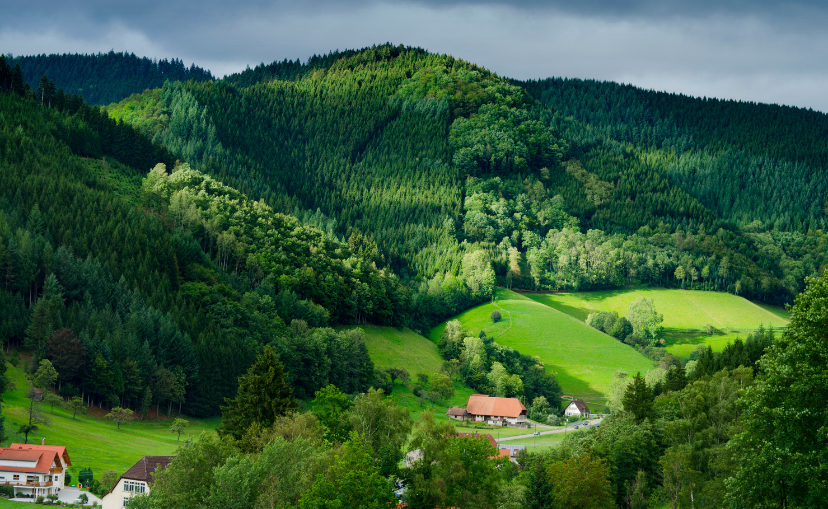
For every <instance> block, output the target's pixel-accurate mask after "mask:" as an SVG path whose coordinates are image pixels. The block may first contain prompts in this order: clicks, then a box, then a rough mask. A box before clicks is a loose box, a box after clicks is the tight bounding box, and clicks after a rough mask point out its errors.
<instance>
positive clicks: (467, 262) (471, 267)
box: [463, 251, 495, 299]
mask: <svg viewBox="0 0 828 509" xmlns="http://www.w3.org/2000/svg"><path fill="white" fill-rule="evenodd" d="M463 277H464V278H465V280H466V284H467V285H469V288H470V289H471V292H472V296H473V297H475V298H484V299H488V298H489V297H491V296H492V295H493V294H494V290H495V273H494V270H493V269H492V263H491V261H490V260H489V257H488V256H487V255H486V253H485V252H484V251H474V252H472V253H468V254H466V256H464V257H463Z"/></svg>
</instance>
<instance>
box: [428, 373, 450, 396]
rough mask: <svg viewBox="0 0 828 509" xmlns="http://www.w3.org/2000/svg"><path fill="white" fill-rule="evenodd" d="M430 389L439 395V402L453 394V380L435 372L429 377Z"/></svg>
mask: <svg viewBox="0 0 828 509" xmlns="http://www.w3.org/2000/svg"><path fill="white" fill-rule="evenodd" d="M431 390H433V391H434V392H436V393H437V394H439V395H440V403H442V402H443V400H444V399H449V398H451V397H452V396H454V382H452V381H451V378H449V377H448V376H447V375H444V374H442V373H435V374H434V376H433V377H432V378H431Z"/></svg>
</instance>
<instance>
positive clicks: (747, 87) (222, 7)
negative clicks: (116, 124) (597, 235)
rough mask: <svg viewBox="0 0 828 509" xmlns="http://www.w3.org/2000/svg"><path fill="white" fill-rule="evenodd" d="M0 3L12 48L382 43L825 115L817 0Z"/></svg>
mask: <svg viewBox="0 0 828 509" xmlns="http://www.w3.org/2000/svg"><path fill="white" fill-rule="evenodd" d="M4 3H6V2H4ZM8 3H10V4H13V5H8V4H6V5H3V7H2V16H1V17H0V51H2V52H3V53H13V54H15V55H28V54H35V53H64V52H71V53H75V52H81V53H89V52H98V51H109V50H110V49H114V50H116V51H128V52H132V53H135V54H136V55H139V56H149V57H156V58H164V57H166V58H172V57H176V58H180V59H183V60H184V61H185V63H186V64H188V65H189V64H190V63H191V62H195V63H196V65H199V66H202V67H206V68H208V69H210V70H211V71H213V73H214V74H216V75H218V76H223V75H225V74H227V73H232V72H236V71H239V70H242V69H244V68H245V67H246V66H247V65H250V66H255V65H256V64H258V63H260V62H265V63H269V62H272V61H273V60H282V59H284V58H289V59H296V58H299V59H301V60H303V61H304V60H306V59H307V58H308V57H309V56H310V55H312V54H314V53H325V52H328V51H329V50H335V49H346V48H361V47H364V46H370V45H372V44H380V43H384V42H392V43H394V44H405V45H411V46H420V47H423V48H426V49H428V50H430V51H433V52H438V53H450V54H452V55H454V56H456V57H459V58H463V59H465V60H470V61H472V62H476V63H478V64H481V65H484V66H486V67H488V68H489V69H491V70H493V71H495V72H497V73H498V74H500V75H501V76H509V77H514V78H521V79H525V78H543V77H548V76H567V77H575V78H594V79H601V80H612V81H619V82H624V83H632V84H634V85H637V86H641V87H644V88H653V89H656V90H666V91H670V92H681V93H684V94H690V95H695V96H710V97H722V98H732V99H742V100H750V101H760V102H768V103H779V104H788V105H794V106H801V107H806V108H813V109H816V110H820V111H824V112H828V28H826V27H828V5H826V4H828V2H825V1H824V0H819V1H817V0H805V1H792V2H778V1H770V0H752V1H749V0H718V1H716V0H701V1H697V2H694V1H691V0H685V1H681V0H668V1H656V0H566V1H562V0H551V1H546V2H540V1H531V0H530V1H525V2H519V1H509V0H489V1H485V0H483V1H451V0H447V1H437V0H421V1H410V2H383V1H375V2H370V1H369V2H364V1H363V2H360V1H355V0H339V1H326V0H312V1H301V0H299V1H291V2H283V1H271V2H267V1H260V0H259V1H248V2H228V1H226V0H221V1H219V0H201V1H198V2H196V1H181V0H163V1H162V0H142V1H140V2H137V1H131V2H121V1H118V0H88V1H74V2H67V1H65V0H43V1H39V2H8Z"/></svg>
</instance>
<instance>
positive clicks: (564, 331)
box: [431, 289, 653, 405]
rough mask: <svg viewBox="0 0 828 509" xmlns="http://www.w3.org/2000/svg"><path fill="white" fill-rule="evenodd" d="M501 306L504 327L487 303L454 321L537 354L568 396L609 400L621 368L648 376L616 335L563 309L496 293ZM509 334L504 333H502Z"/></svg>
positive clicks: (644, 364)
mask: <svg viewBox="0 0 828 509" xmlns="http://www.w3.org/2000/svg"><path fill="white" fill-rule="evenodd" d="M497 298H498V301H497V303H498V305H499V306H500V307H501V308H503V309H505V310H506V311H509V312H510V313H511V314H512V328H511V329H509V330H508V331H506V329H507V327H508V326H509V317H508V315H506V314H505V313H504V314H503V320H502V321H501V322H500V323H497V324H493V323H492V322H491V319H490V314H491V312H492V311H493V310H494V309H495V307H494V306H493V305H492V304H483V305H480V306H478V307H476V308H473V309H470V310H468V311H466V312H465V313H462V314H460V315H459V316H457V317H455V318H456V319H458V320H460V322H461V323H462V324H463V326H464V327H466V328H467V329H469V330H471V331H472V333H474V334H475V335H477V334H478V333H479V331H480V330H484V331H486V334H487V335H488V336H497V335H498V334H500V333H502V335H499V336H498V337H497V342H498V343H500V344H501V345H504V346H510V347H512V348H514V349H516V350H518V351H520V352H521V353H522V354H526V355H537V356H539V357H540V359H541V361H543V362H544V364H545V365H546V368H547V369H549V370H551V371H554V372H555V373H556V375H557V377H558V381H559V382H560V384H561V386H562V387H563V390H564V394H566V395H569V396H574V397H577V398H580V399H585V400H586V401H587V404H589V402H590V400H591V401H592V402H595V403H597V402H598V401H600V399H601V398H602V397H604V396H606V394H607V392H608V390H609V386H610V383H611V382H612V374H613V373H614V372H615V370H616V369H618V368H623V369H625V370H626V371H627V372H632V373H635V372H636V371H641V372H642V373H643V372H646V371H647V370H650V369H653V364H652V362H651V361H650V360H649V359H647V358H646V357H645V356H643V355H641V354H640V353H638V352H637V351H635V350H634V349H633V348H631V347H629V346H627V345H625V344H623V343H619V342H618V341H616V340H615V339H613V338H612V337H610V336H608V335H606V334H604V333H602V332H598V331H597V330H595V329H593V328H591V327H588V326H587V325H585V324H584V323H582V322H580V321H578V320H577V319H575V318H573V317H571V316H569V315H568V314H565V313H562V312H560V311H559V310H556V309H553V308H551V307H549V306H546V305H544V304H541V303H539V302H535V301H533V300H532V299H529V298H528V297H524V296H522V295H519V294H517V293H515V292H511V291H509V290H503V289H501V290H498V293H497ZM444 328H445V324H443V325H440V326H438V327H435V328H434V329H433V330H432V331H431V340H432V341H435V342H436V341H437V340H438V339H439V338H440V334H441V333H442V331H443V329H444ZM504 331H505V332H504ZM599 405H600V403H599Z"/></svg>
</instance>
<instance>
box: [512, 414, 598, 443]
mask: <svg viewBox="0 0 828 509" xmlns="http://www.w3.org/2000/svg"><path fill="white" fill-rule="evenodd" d="M602 420H603V419H595V420H592V421H589V425H590V427H592V426H593V425H595V424H600V423H601V421H602ZM579 426H580V428H583V426H582V425H579ZM573 429H574V428H573V427H572V426H570V427H568V428H561V429H553V430H552V431H541V432H540V433H539V435H538V436H543V435H552V434H554V433H565V432H567V431H572V430H573ZM534 436H535V435H534V434H532V433H529V434H528V435H515V436H513V437H506V438H501V439H500V440H498V442H507V441H509V440H520V439H522V438H533V437H534Z"/></svg>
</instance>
